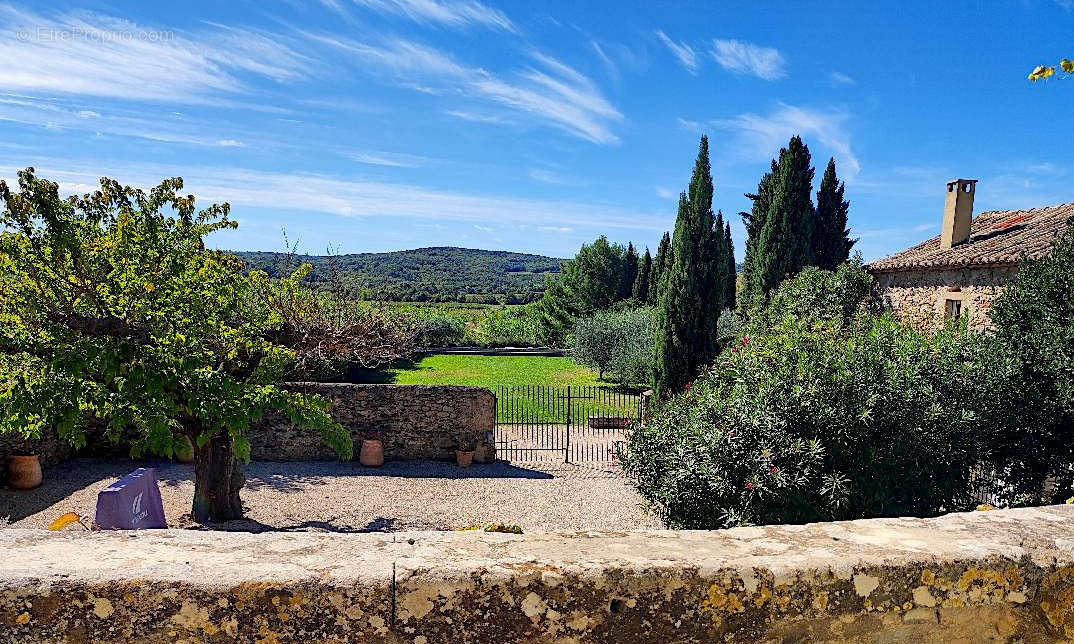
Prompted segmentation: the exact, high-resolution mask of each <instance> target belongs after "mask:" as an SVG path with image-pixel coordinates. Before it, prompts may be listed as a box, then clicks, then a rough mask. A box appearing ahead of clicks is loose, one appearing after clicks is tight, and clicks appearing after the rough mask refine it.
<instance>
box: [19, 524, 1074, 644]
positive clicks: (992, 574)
mask: <svg viewBox="0 0 1074 644" xmlns="http://www.w3.org/2000/svg"><path fill="white" fill-rule="evenodd" d="M0 558H2V560H3V561H4V566H3V567H2V568H0V634H2V637H0V640H2V641H12V642H52V641H61V640H64V639H65V638H66V639H67V640H69V641H78V642H84V641H86V642H89V641H108V642H135V641H137V642H177V641H183V642H327V641H336V642H345V641H351V642H353V641H361V642H407V643H412V644H434V643H439V642H714V641H720V642H788V643H789V642H818V641H826V642H915V644H928V643H932V642H937V643H938V642H985V641H989V642H1016V641H1017V642H1024V643H1026V644H1033V643H1040V642H1058V641H1067V639H1068V638H1070V637H1072V636H1074V506H1054V507H1047V508H1035V509H1021V510H1002V511H992V512H977V513H969V514H953V515H948V516H945V517H941V518H937V519H927V520H923V519H877V520H870V521H853V522H839V523H825V524H811V525H807V526H783V527H755V528H739V529H735V530H726V531H718V532H670V531H652V532H634V533H563V534H557V533H543V534H541V533H538V534H530V535H507V534H485V533H479V532H446V533H445V532H440V533H436V532H412V533H395V534H352V535H347V534H323V533H263V534H249V533H233V532H201V531H183V530H166V531H147V532H142V533H127V532H124V533H86V532H72V531H68V532H63V533H49V532H44V531H33V530H14V529H7V530H0Z"/></svg>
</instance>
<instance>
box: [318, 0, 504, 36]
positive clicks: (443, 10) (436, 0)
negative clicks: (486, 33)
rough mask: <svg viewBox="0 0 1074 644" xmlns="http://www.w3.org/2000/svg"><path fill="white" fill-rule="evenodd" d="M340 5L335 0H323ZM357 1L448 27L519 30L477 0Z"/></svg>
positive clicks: (423, 21) (384, 10)
mask: <svg viewBox="0 0 1074 644" xmlns="http://www.w3.org/2000/svg"><path fill="white" fill-rule="evenodd" d="M322 2H325V4H327V5H329V6H330V7H332V8H333V9H337V10H338V9H339V3H338V2H337V1H336V0H322ZM353 2H354V3H355V4H358V5H361V6H364V7H366V8H368V9H372V10H373V11H377V12H379V13H385V14H393V15H397V16H404V17H406V18H409V19H411V20H413V21H415V22H420V23H426V24H429V23H432V24H438V25H443V26H446V27H470V26H473V25H479V26H482V27H488V28H490V29H500V30H503V31H510V32H514V31H517V28H516V27H515V25H514V23H513V22H511V20H510V19H509V18H508V17H507V16H506V15H505V14H504V13H503V12H502V11H500V10H499V9H494V8H492V7H489V6H487V5H484V4H481V3H480V2H476V1H475V0H353Z"/></svg>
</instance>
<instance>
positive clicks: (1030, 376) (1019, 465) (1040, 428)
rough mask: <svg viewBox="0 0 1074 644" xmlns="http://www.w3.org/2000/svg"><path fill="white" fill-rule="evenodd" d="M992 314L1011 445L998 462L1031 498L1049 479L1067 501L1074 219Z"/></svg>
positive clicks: (999, 440)
mask: <svg viewBox="0 0 1074 644" xmlns="http://www.w3.org/2000/svg"><path fill="white" fill-rule="evenodd" d="M991 316H992V322H993V324H994V325H995V335H996V339H997V340H998V342H999V345H1000V346H1001V348H1002V352H1000V351H997V352H994V353H993V354H992V355H991V356H990V358H991V367H992V368H991V369H990V373H992V374H993V377H994V379H995V383H994V385H993V391H995V392H996V394H995V396H994V397H993V398H991V399H990V401H992V402H993V403H994V404H993V405H991V406H990V412H991V414H992V415H993V417H994V418H993V422H992V425H993V426H995V427H996V428H997V436H996V437H995V439H994V442H993V444H994V445H1000V446H1003V449H1002V450H996V451H995V453H994V456H993V462H994V464H995V466H996V468H997V469H998V470H999V471H1000V472H1001V473H1002V475H1003V477H1004V478H1005V479H1006V480H1007V481H1009V482H1010V483H1011V485H1012V486H1014V487H1015V488H1016V489H1017V490H1018V491H1019V492H1020V493H1021V494H1023V495H1024V496H1026V497H1027V498H1031V499H1032V498H1039V492H1040V490H1041V489H1042V487H1043V484H1044V481H1045V479H1046V478H1048V477H1049V476H1052V477H1055V478H1056V479H1057V483H1058V484H1057V485H1056V490H1055V496H1054V499H1053V500H1056V499H1060V498H1066V497H1068V496H1070V490H1071V487H1072V478H1074V477H1072V474H1071V465H1072V464H1074V219H1071V220H1070V221H1069V222H1068V225H1067V229H1066V230H1065V231H1064V232H1063V233H1062V235H1061V236H1060V237H1059V238H1058V240H1057V241H1056V244H1055V247H1054V250H1053V251H1052V253H1051V255H1049V256H1048V257H1045V258H1043V259H1040V260H1035V261H1034V260H1026V261H1023V263H1022V266H1021V268H1020V269H1019V271H1018V277H1017V279H1016V280H1015V281H1014V282H1013V283H1012V284H1010V285H1009V286H1008V287H1007V288H1006V290H1005V291H1004V292H1003V294H1002V295H1001V296H1000V297H999V298H997V299H996V301H995V302H994V304H993V307H992V311H991ZM1064 495H1065V496H1064Z"/></svg>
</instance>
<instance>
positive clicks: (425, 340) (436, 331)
mask: <svg viewBox="0 0 1074 644" xmlns="http://www.w3.org/2000/svg"><path fill="white" fill-rule="evenodd" d="M414 332H415V336H416V338H417V340H416V341H417V343H418V345H419V346H422V347H454V346H459V345H461V344H463V338H464V336H465V335H466V320H465V319H463V318H461V317H459V316H455V315H450V314H447V313H439V312H432V313H426V314H424V315H421V316H420V317H417V318H416V319H415V321H414Z"/></svg>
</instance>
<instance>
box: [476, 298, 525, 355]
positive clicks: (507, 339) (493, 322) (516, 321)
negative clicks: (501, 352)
mask: <svg viewBox="0 0 1074 644" xmlns="http://www.w3.org/2000/svg"><path fill="white" fill-rule="evenodd" d="M539 336H540V320H539V317H538V315H537V311H536V309H535V307H534V306H533V305H527V306H517V307H510V308H509V307H500V308H496V309H489V310H488V311H486V313H485V315H484V316H482V317H480V318H478V319H477V321H476V322H475V324H474V326H473V328H472V329H467V337H468V338H471V339H472V343H473V344H477V345H481V346H485V347H507V346H535V345H537V344H538V343H539Z"/></svg>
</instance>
